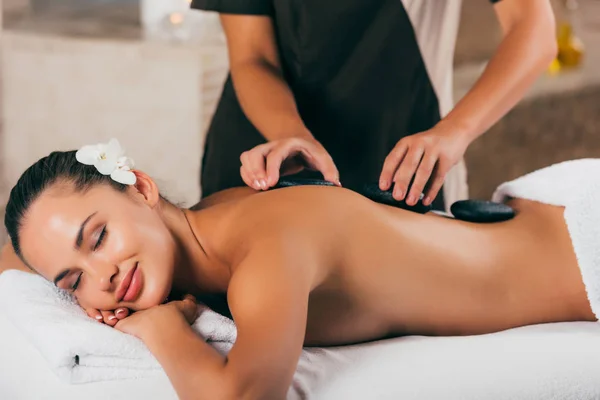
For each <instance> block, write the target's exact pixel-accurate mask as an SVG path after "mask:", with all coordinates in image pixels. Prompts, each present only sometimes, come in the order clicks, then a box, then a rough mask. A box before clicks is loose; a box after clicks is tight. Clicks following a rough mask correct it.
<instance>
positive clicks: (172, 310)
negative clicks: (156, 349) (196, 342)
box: [114, 295, 198, 340]
mask: <svg viewBox="0 0 600 400" xmlns="http://www.w3.org/2000/svg"><path fill="white" fill-rule="evenodd" d="M197 315H198V305H197V304H196V299H195V298H194V297H193V296H190V295H187V296H185V297H184V299H183V300H180V301H171V302H169V303H166V304H162V305H158V306H155V307H152V308H149V309H147V310H143V311H137V312H135V313H133V314H132V315H130V316H129V317H127V318H124V319H122V320H119V321H118V322H117V323H116V324H115V325H114V327H115V328H116V329H118V330H120V331H122V332H125V333H128V334H130V335H133V336H136V337H138V338H140V339H142V340H144V337H146V335H147V334H149V333H150V334H151V333H152V332H157V331H159V330H160V329H162V328H165V327H167V328H168V329H172V328H173V327H174V326H177V325H181V324H185V325H188V326H189V325H190V324H192V323H193V322H194V321H195V320H196V317H197Z"/></svg>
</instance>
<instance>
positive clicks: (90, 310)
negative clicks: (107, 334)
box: [85, 308, 104, 322]
mask: <svg viewBox="0 0 600 400" xmlns="http://www.w3.org/2000/svg"><path fill="white" fill-rule="evenodd" d="M85 312H86V313H87V315H88V316H89V317H90V318H93V319H95V320H96V321H98V322H102V321H103V320H104V318H103V317H102V314H101V313H100V311H98V310H96V309H95V308H87V309H86V310H85Z"/></svg>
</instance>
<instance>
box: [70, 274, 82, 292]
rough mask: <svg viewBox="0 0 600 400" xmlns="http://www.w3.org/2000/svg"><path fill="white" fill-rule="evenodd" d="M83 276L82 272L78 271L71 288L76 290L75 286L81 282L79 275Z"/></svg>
mask: <svg viewBox="0 0 600 400" xmlns="http://www.w3.org/2000/svg"><path fill="white" fill-rule="evenodd" d="M82 276H83V272H80V273H79V276H78V277H77V280H76V281H75V283H73V286H71V290H73V291H76V290H77V288H78V287H79V283H80V282H81V277H82Z"/></svg>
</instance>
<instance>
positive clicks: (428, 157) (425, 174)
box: [406, 151, 438, 206]
mask: <svg viewBox="0 0 600 400" xmlns="http://www.w3.org/2000/svg"><path fill="white" fill-rule="evenodd" d="M437 160H438V156H437V154H436V153H434V152H433V151H429V152H426V153H425V155H424V156H423V159H422V160H421V163H420V164H419V167H418V169H417V173H416V174H415V179H414V181H413V183H412V185H411V188H410V192H409V193H408V196H407V197H406V204H408V205H409V206H414V205H415V204H417V202H418V201H419V198H420V197H421V194H423V191H424V189H425V185H427V182H428V181H429V178H430V177H431V174H432V173H433V169H434V168H435V164H436V162H437ZM423 204H425V202H423ZM425 205H429V204H425Z"/></svg>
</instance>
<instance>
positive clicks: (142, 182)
mask: <svg viewBox="0 0 600 400" xmlns="http://www.w3.org/2000/svg"><path fill="white" fill-rule="evenodd" d="M131 172H133V173H134V174H135V177H136V181H135V184H134V185H133V187H134V188H135V189H136V191H137V194H141V195H142V196H143V199H144V202H145V203H146V204H148V205H149V206H150V207H155V206H156V205H157V204H158V203H159V201H160V191H159V190H158V186H156V183H155V182H154V180H152V178H150V177H149V176H148V175H146V174H145V173H143V172H142V171H138V170H132V171H131Z"/></svg>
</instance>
